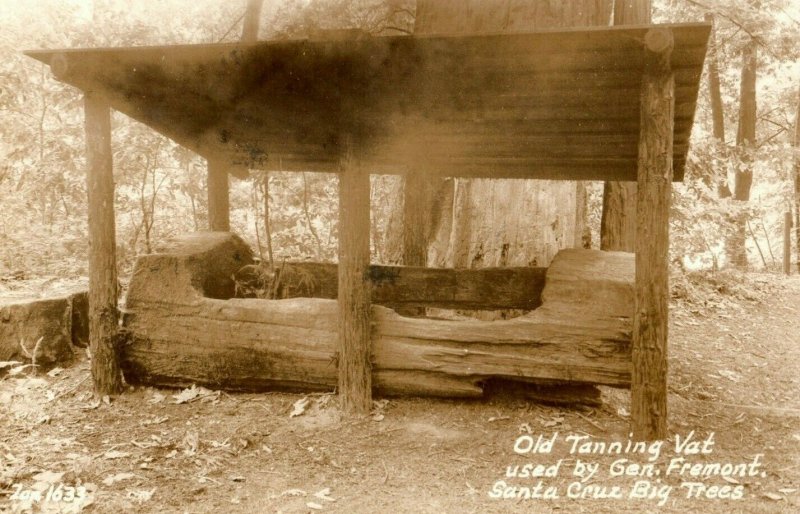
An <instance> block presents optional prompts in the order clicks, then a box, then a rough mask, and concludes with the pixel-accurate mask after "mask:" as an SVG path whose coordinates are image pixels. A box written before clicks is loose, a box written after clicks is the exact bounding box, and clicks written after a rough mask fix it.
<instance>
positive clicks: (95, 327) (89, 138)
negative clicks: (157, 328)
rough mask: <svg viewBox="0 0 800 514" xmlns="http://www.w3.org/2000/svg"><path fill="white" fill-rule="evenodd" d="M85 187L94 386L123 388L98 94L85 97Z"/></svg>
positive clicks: (106, 143) (110, 195) (108, 175)
mask: <svg viewBox="0 0 800 514" xmlns="http://www.w3.org/2000/svg"><path fill="white" fill-rule="evenodd" d="M84 113H85V117H86V120H85V124H86V125H85V129H86V164H87V167H86V168H87V169H86V190H87V192H88V201H89V348H90V351H91V353H92V379H93V380H94V390H95V392H97V393H98V394H100V395H106V394H117V393H119V392H121V391H122V373H121V371H120V366H119V356H118V354H117V348H116V344H115V342H116V337H117V328H118V322H117V259H116V245H117V238H116V230H115V226H114V225H115V222H114V175H113V165H112V157H111V109H110V108H109V106H108V104H107V103H106V102H105V101H103V100H102V99H101V98H98V97H97V96H96V95H95V94H92V93H87V94H86V96H85V97H84Z"/></svg>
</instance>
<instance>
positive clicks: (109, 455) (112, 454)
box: [103, 450, 131, 460]
mask: <svg viewBox="0 0 800 514" xmlns="http://www.w3.org/2000/svg"><path fill="white" fill-rule="evenodd" d="M130 456H131V454H130V453H128V452H121V451H118V450H108V451H107V452H105V453H104V454H103V458H104V459H108V460H114V459H124V458H126V457H130Z"/></svg>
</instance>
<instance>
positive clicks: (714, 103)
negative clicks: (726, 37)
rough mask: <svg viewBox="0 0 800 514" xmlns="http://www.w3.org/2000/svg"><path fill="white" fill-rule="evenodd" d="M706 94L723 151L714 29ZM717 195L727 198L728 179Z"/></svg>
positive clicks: (709, 19) (711, 19)
mask: <svg viewBox="0 0 800 514" xmlns="http://www.w3.org/2000/svg"><path fill="white" fill-rule="evenodd" d="M705 19H706V21H707V22H710V23H713V22H714V15H713V14H711V13H708V14H706V16H705ZM707 60H708V94H709V97H710V100H711V119H712V123H713V131H714V132H713V134H714V139H715V140H716V142H717V147H718V149H719V150H721V151H724V150H725V148H726V146H725V111H724V110H723V106H722V90H721V88H720V83H719V69H718V66H717V44H716V40H715V38H714V29H713V28H712V29H711V36H710V38H709V44H708V57H707ZM708 179H709V177H708V176H704V180H705V182H706V184H707V185H709V186H710V185H711V182H710V180H708ZM717 194H718V195H719V197H720V198H729V197H730V196H731V190H730V188H729V187H728V177H727V176H725V177H722V180H720V181H719V183H718V184H717Z"/></svg>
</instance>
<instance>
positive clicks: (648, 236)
mask: <svg viewBox="0 0 800 514" xmlns="http://www.w3.org/2000/svg"><path fill="white" fill-rule="evenodd" d="M672 46H673V40H672V33H671V32H670V31H669V30H664V29H652V30H650V31H649V32H648V33H647V35H646V37H645V52H646V57H645V58H646V68H645V74H644V76H643V78H642V92H641V135H640V137H639V181H638V199H637V218H638V225H637V232H636V304H635V305H636V308H635V310H634V318H633V377H632V383H631V425H632V426H631V428H632V429H633V434H634V437H636V438H637V439H639V440H653V439H663V438H664V437H666V435H667V321H668V319H669V305H668V297H669V260H668V257H669V206H670V195H671V190H672V137H673V135H672V129H673V123H674V112H675V110H674V107H675V105H674V100H675V98H674V90H675V79H674V75H673V74H672V71H671V69H670V54H671V52H672Z"/></svg>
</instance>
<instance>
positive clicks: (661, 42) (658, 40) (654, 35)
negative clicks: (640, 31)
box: [644, 28, 674, 54]
mask: <svg viewBox="0 0 800 514" xmlns="http://www.w3.org/2000/svg"><path fill="white" fill-rule="evenodd" d="M673 45H674V39H673V37H672V31H671V30H669V29H665V28H655V29H650V30H648V31H647V34H645V36H644V46H645V48H646V49H647V50H649V51H651V52H653V53H656V54H661V53H664V52H666V51H669V50H671V49H672V47H673Z"/></svg>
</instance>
